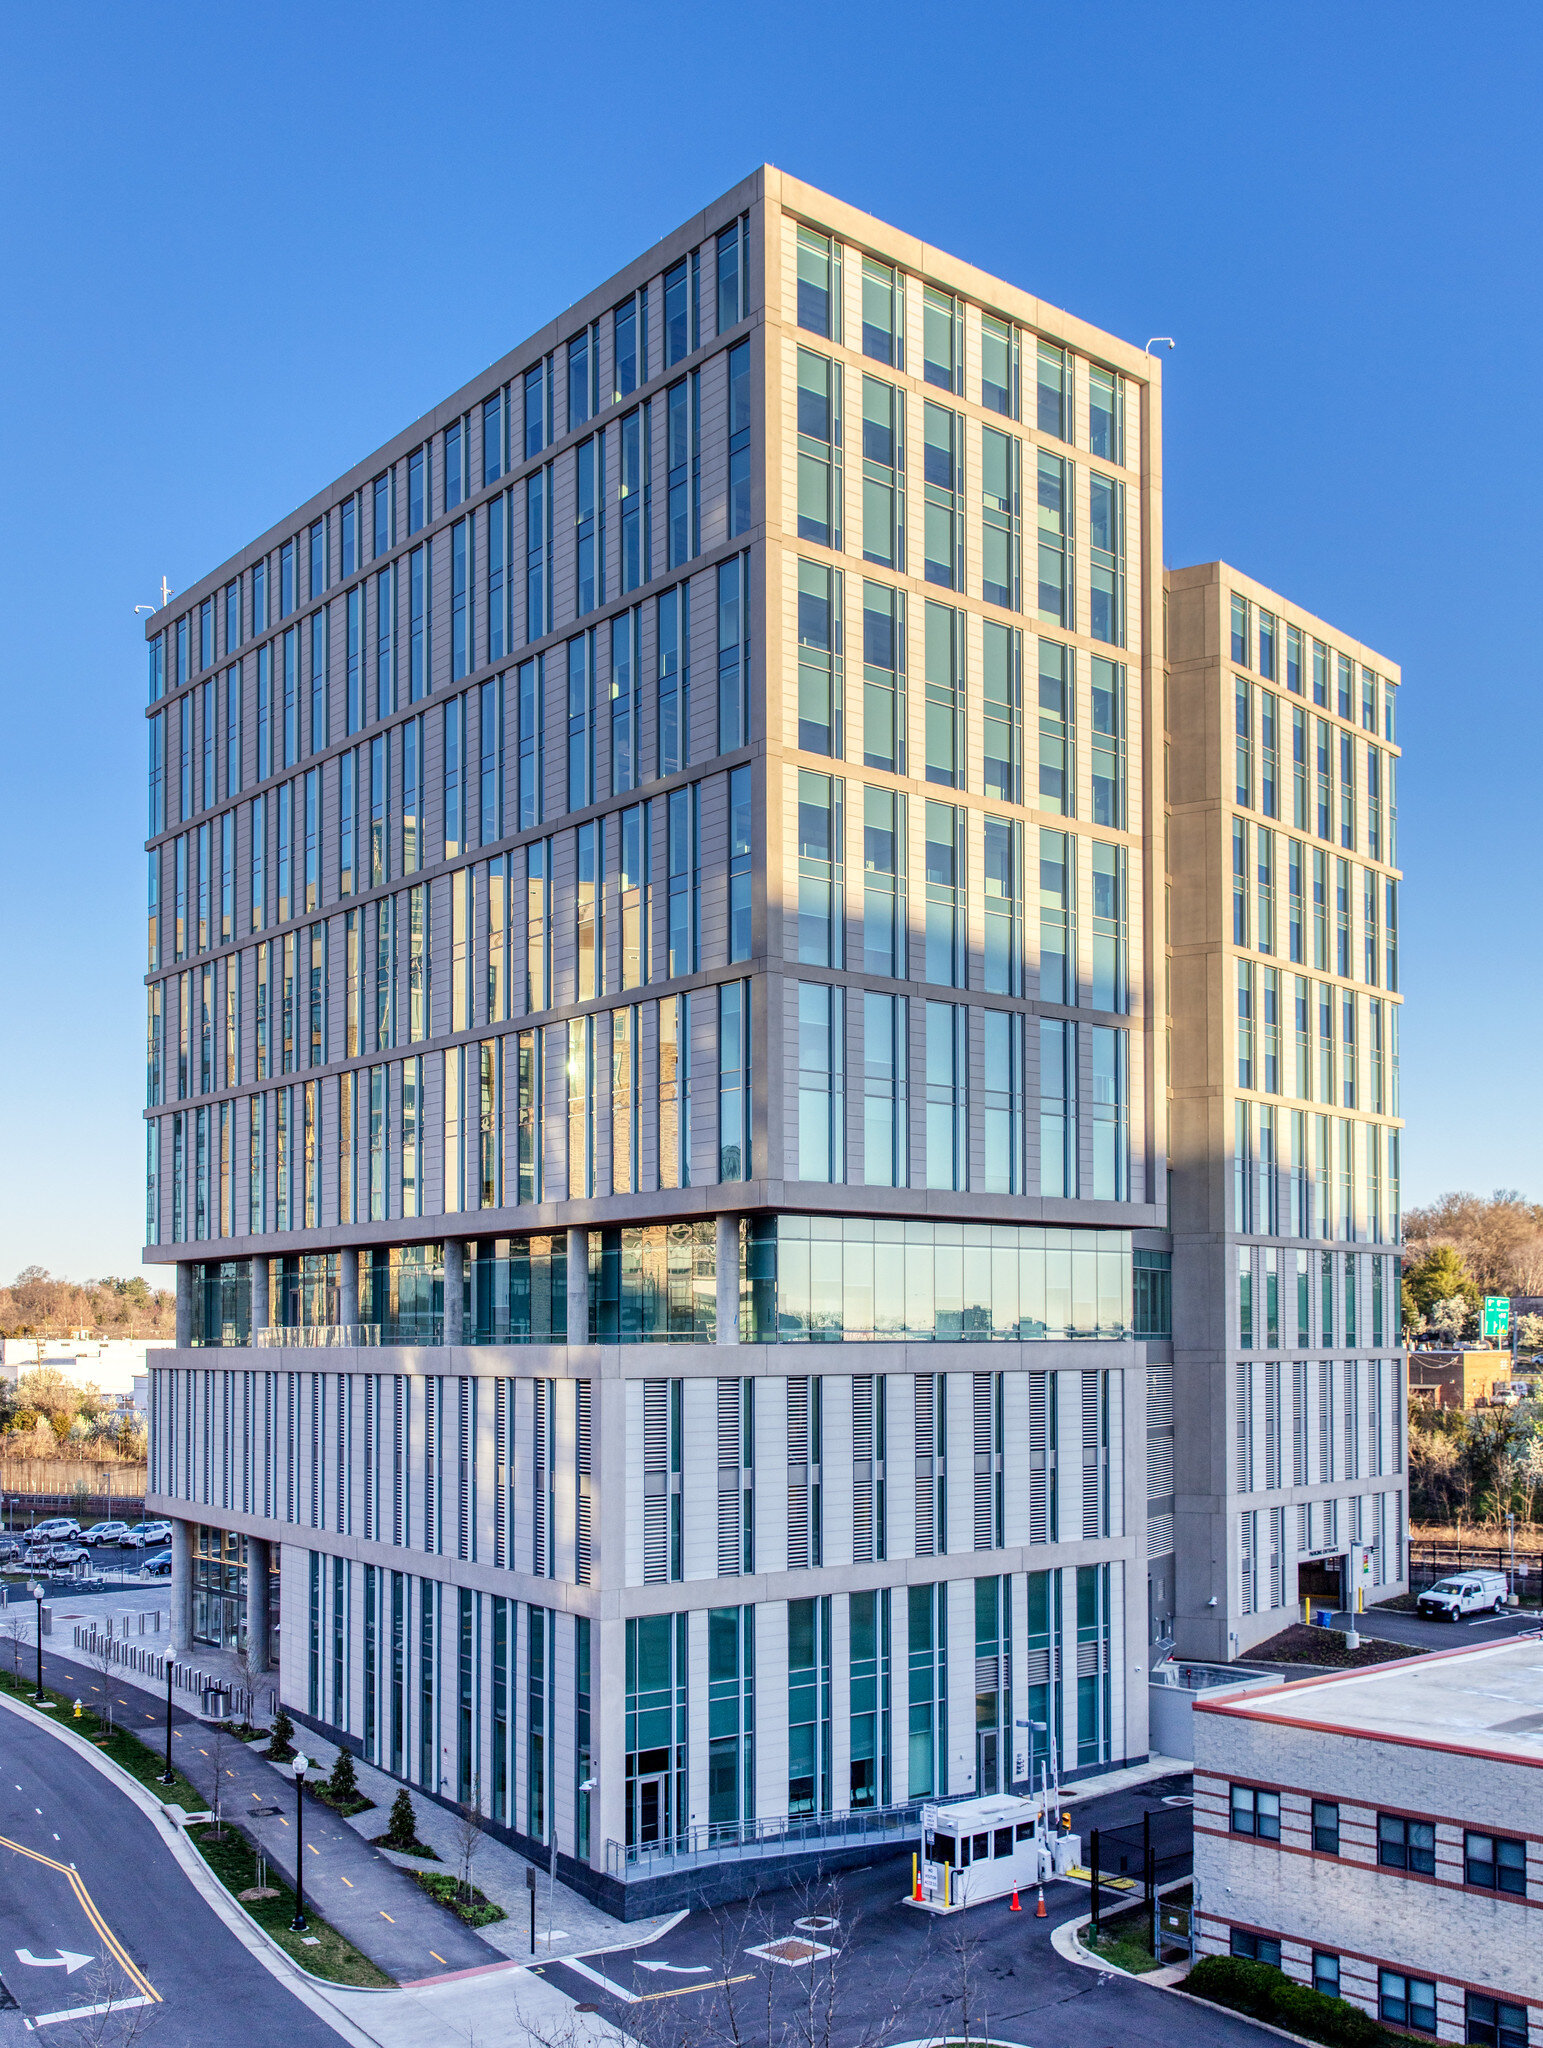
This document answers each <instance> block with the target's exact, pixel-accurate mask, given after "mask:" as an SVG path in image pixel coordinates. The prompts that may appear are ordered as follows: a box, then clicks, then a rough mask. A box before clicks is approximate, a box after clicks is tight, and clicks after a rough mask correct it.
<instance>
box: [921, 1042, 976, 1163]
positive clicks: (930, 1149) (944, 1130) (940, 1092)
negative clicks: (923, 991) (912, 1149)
mask: <svg viewBox="0 0 1543 2048" xmlns="http://www.w3.org/2000/svg"><path fill="white" fill-rule="evenodd" d="M968 1017H969V1011H968V1010H967V1009H966V1008H965V1006H964V1005H963V1004H962V1003H928V1004H927V1005H926V1062H927V1065H926V1133H927V1141H926V1142H927V1152H926V1174H927V1186H928V1187H929V1188H962V1187H964V1186H965V1184H966V1171H965V1166H966V1161H965V1134H966V1129H967V1119H966V1115H965V1101H964V1097H965V1073H966V1059H967V1046H966V1043H965V1028H966V1021H967V1019H968Z"/></svg>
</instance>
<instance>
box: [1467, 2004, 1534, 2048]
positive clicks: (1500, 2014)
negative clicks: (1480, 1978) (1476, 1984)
mask: <svg viewBox="0 0 1543 2048" xmlns="http://www.w3.org/2000/svg"><path fill="white" fill-rule="evenodd" d="M1466 2018H1467V2021H1468V2026H1467V2039H1468V2040H1469V2041H1470V2042H1471V2043H1476V2044H1477V2048H1527V2008H1526V2006H1524V2005H1511V2004H1508V2003H1507V2002H1506V2000H1505V1999H1503V1998H1491V1997H1490V1996H1489V1995H1488V1993H1487V1992H1483V1991H1470V1992H1469V1993H1468V1994H1467V2011H1466Z"/></svg>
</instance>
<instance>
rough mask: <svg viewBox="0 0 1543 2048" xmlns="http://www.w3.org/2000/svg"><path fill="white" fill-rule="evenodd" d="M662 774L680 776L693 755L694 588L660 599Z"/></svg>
mask: <svg viewBox="0 0 1543 2048" xmlns="http://www.w3.org/2000/svg"><path fill="white" fill-rule="evenodd" d="M655 638H656V639H657V642H658V648H659V674H658V698H659V704H658V717H659V773H660V775H662V776H663V775H676V774H678V773H679V772H680V770H681V769H682V768H684V767H685V765H686V763H687V761H688V760H689V759H690V757H691V748H690V740H691V587H690V585H689V584H685V583H683V584H682V585H681V586H680V588H679V589H678V590H667V591H665V592H664V594H663V595H662V596H661V598H660V599H659V612H658V618H657V621H656V633H655Z"/></svg>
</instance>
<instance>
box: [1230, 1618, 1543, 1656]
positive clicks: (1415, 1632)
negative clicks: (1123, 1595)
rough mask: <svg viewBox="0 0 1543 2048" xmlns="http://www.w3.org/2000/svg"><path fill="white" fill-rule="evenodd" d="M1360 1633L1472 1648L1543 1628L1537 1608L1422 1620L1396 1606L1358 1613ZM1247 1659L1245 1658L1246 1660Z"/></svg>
mask: <svg viewBox="0 0 1543 2048" xmlns="http://www.w3.org/2000/svg"><path fill="white" fill-rule="evenodd" d="M1360 1626H1361V1633H1362V1635H1367V1636H1378V1637H1380V1638H1381V1639H1382V1641H1383V1642H1387V1643H1407V1644H1408V1645H1409V1647H1410V1648H1411V1649H1412V1650H1458V1649H1463V1650H1471V1649H1472V1648H1473V1647H1474V1645H1475V1644H1476V1643H1500V1642H1507V1641H1509V1639H1510V1638H1511V1637H1512V1636H1521V1635H1529V1634H1531V1635H1536V1634H1537V1633H1538V1632H1539V1631H1540V1630H1543V1614H1540V1613H1539V1611H1538V1610H1537V1608H1535V1607H1529V1608H1508V1609H1507V1610H1506V1612H1505V1613H1504V1614H1501V1615H1493V1614H1476V1615H1470V1616H1468V1617H1467V1618H1466V1619H1464V1620H1462V1621H1455V1622H1454V1621H1422V1620H1421V1619H1420V1617H1419V1615H1418V1614H1411V1613H1407V1612H1405V1611H1404V1610H1403V1609H1402V1608H1398V1607H1369V1608H1367V1610H1366V1612H1365V1613H1364V1614H1363V1615H1362V1616H1361V1624H1360ZM1245 1661H1246V1660H1245Z"/></svg>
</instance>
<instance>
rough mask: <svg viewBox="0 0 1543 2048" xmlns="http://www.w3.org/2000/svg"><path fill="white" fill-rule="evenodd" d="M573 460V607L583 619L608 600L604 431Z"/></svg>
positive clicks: (576, 451) (593, 436)
mask: <svg viewBox="0 0 1543 2048" xmlns="http://www.w3.org/2000/svg"><path fill="white" fill-rule="evenodd" d="M573 462H574V517H573V525H574V539H573V611H574V616H575V617H576V618H580V619H582V618H583V617H584V615H585V614H586V613H587V612H592V611H593V610H594V609H595V607H596V605H597V604H604V603H605V511H604V504H603V497H604V477H603V474H602V473H603V471H604V468H605V436H604V434H591V435H590V436H589V438H588V440H586V441H581V442H580V443H579V445H578V447H577V448H575V449H574V451H573Z"/></svg>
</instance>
